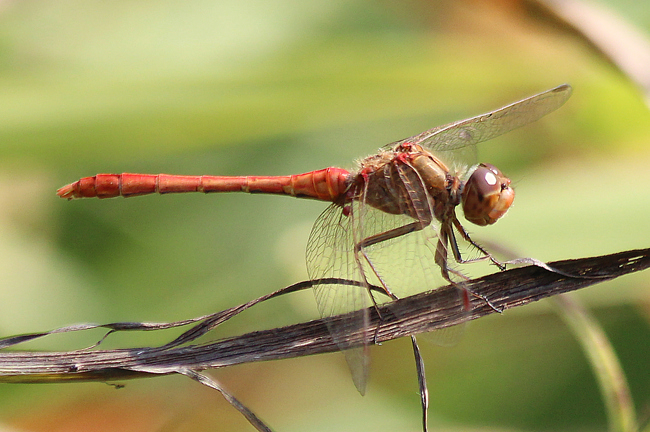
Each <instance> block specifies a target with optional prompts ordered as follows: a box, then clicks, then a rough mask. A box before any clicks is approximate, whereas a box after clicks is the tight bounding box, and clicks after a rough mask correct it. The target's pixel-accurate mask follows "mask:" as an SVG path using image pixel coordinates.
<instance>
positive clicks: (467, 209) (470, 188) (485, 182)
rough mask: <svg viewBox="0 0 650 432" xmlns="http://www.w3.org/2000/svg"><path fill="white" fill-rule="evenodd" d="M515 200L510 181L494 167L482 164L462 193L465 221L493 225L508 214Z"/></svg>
mask: <svg viewBox="0 0 650 432" xmlns="http://www.w3.org/2000/svg"><path fill="white" fill-rule="evenodd" d="M514 199H515V191H514V189H512V188H511V187H510V179H509V178H508V177H506V176H504V175H503V173H502V172H501V171H500V170H499V169H498V168H497V167H495V166H494V165H490V164H487V163H482V164H480V165H479V166H478V168H476V170H474V172H473V173H472V175H471V176H470V178H469V179H468V180H467V183H465V187H464V189H463V192H462V203H463V213H465V219H467V220H468V221H470V222H472V223H474V224H476V225H480V226H485V225H491V224H493V223H495V222H496V221H497V220H498V219H499V218H500V217H501V216H503V215H504V214H506V212H507V211H508V209H509V208H510V206H511V205H512V201H513V200H514Z"/></svg>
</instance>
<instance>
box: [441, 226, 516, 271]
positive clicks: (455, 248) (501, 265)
mask: <svg viewBox="0 0 650 432" xmlns="http://www.w3.org/2000/svg"><path fill="white" fill-rule="evenodd" d="M454 226H455V227H456V229H457V230H458V232H459V233H460V235H461V237H463V240H465V241H466V242H467V243H469V244H471V245H472V246H474V247H475V248H476V249H478V250H479V251H480V252H481V253H482V254H483V256H482V257H479V258H472V259H468V260H464V259H462V257H461V255H460V250H459V249H458V244H457V243H456V238H455V237H454V235H453V232H452V233H451V239H452V243H453V244H452V250H453V251H454V259H456V261H457V262H459V263H461V264H465V263H471V262H477V261H484V260H486V259H489V260H490V261H491V262H492V264H494V265H496V266H497V267H499V270H502V271H503V270H505V269H506V265H505V264H504V263H502V262H501V261H499V260H497V259H496V258H494V256H493V255H492V254H491V253H490V252H488V251H487V250H485V248H484V247H483V246H481V245H480V244H478V243H476V242H475V241H474V240H472V239H471V237H470V236H469V234H468V233H467V231H465V228H463V226H462V225H461V224H460V222H459V221H458V219H456V218H454Z"/></svg>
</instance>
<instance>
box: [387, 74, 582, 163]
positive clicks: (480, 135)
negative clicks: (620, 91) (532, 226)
mask: <svg viewBox="0 0 650 432" xmlns="http://www.w3.org/2000/svg"><path fill="white" fill-rule="evenodd" d="M569 96H571V86H569V85H568V84H563V85H560V86H558V87H555V88H553V89H550V90H547V91H545V92H542V93H539V94H536V95H534V96H531V97H528V98H526V99H522V100H520V101H518V102H515V103H512V104H510V105H506V106H504V107H502V108H499V109H497V110H494V111H491V112H489V113H486V114H482V115H479V116H476V117H472V118H469V119H466V120H460V121H457V122H453V123H449V124H447V125H444V126H438V127H435V128H433V129H429V130H428V131H425V132H422V133H421V134H419V135H415V136H413V137H410V138H406V139H404V140H401V141H397V142H395V143H393V144H391V145H396V144H401V143H404V142H410V143H414V144H419V145H421V146H423V147H427V148H429V149H430V150H432V151H434V152H436V153H438V152H446V151H451V150H456V149H461V148H465V147H468V146H473V145H476V144H478V143H480V142H483V141H487V140H490V139H492V138H496V137H498V136H499V135H502V134H504V133H506V132H510V131H511V130H513V129H517V128H519V127H522V126H524V125H527V124H528V123H531V122H534V121H536V120H539V119H540V118H542V117H544V116H545V115H546V114H549V113H551V112H553V111H555V110H556V109H558V108H559V107H561V106H562V105H563V104H564V103H565V102H566V101H567V99H568V98H569Z"/></svg>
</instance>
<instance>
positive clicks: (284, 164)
mask: <svg viewBox="0 0 650 432" xmlns="http://www.w3.org/2000/svg"><path fill="white" fill-rule="evenodd" d="M610 6H612V7H614V8H615V10H617V11H618V13H620V14H621V15H622V16H624V17H626V18H627V19H629V20H630V21H631V22H634V24H635V25H637V26H638V27H640V28H641V29H644V30H645V31H646V33H647V32H648V31H650V4H649V3H647V2H638V3H637V2H618V3H612V4H610ZM533 12H534V11H533ZM563 82H569V83H570V84H572V85H573V87H574V94H573V96H572V97H571V99H570V100H569V102H568V103H567V104H566V105H565V106H564V107H563V108H561V109H560V110H559V111H557V112H556V113H553V114H551V115H549V116H548V117H546V118H544V119H543V120H542V121H539V122H537V123H536V124H533V125H530V126H527V127H525V128H522V129H520V130H517V131H514V132H512V133H510V134H508V135H506V136H503V137H502V138H499V139H497V140H494V141H492V142H489V143H485V144H482V145H481V147H480V149H479V159H480V160H482V161H489V162H491V163H493V164H494V165H496V166H499V167H500V168H501V169H502V170H503V171H504V172H505V173H507V174H508V175H509V176H510V177H511V178H512V179H513V181H514V184H515V187H516V189H517V200H516V201H515V205H514V207H513V209H512V210H511V211H510V213H509V214H508V217H506V218H505V219H504V220H502V221H500V222H499V223H498V224H496V225H495V226H493V227H489V228H481V229H474V228H476V227H474V228H471V230H472V232H474V233H475V236H476V237H475V238H476V239H479V240H482V241H488V242H491V241H493V242H498V243H499V244H502V245H505V246H507V247H508V248H511V249H513V250H515V251H517V252H518V254H519V255H521V256H533V257H535V258H538V259H541V260H545V261H550V260H557V259H566V258H574V257H582V256H590V255H598V254H607V253H613V252H617V251H622V250H626V249H633V248H645V247H648V246H649V245H648V239H649V238H650V227H649V224H648V214H649V213H650V191H648V188H647V186H648V185H649V184H650V168H648V161H649V160H650V151H649V148H650V146H649V144H650V112H649V111H648V108H647V106H646V105H644V98H643V96H642V95H641V94H640V93H639V91H638V90H637V89H636V88H635V87H634V86H633V85H632V84H630V83H629V81H628V80H627V79H626V78H625V77H624V76H623V75H622V74H621V73H620V72H618V71H617V69H616V68H615V67H614V66H613V65H611V64H610V63H608V62H607V61H605V60H604V59H603V58H601V57H599V56H598V55H597V54H596V53H595V52H594V51H593V50H592V49H591V48H590V47H589V46H586V45H585V44H584V43H582V42H581V41H580V40H579V39H578V38H576V37H575V35H571V34H569V33H568V32H566V31H564V29H562V28H561V27H559V26H557V25H556V24H555V23H554V22H553V21H552V20H549V19H548V17H537V16H535V15H534V13H532V14H531V10H529V9H526V8H525V7H524V6H522V4H520V3H518V2H514V1H513V2H506V1H502V2H481V1H463V2H425V1H416V0H411V1H407V2H401V3H396V2H388V1H380V0H374V1H373V0H335V1H332V0H313V1H309V2H302V1H295V0H276V1H273V2H269V1H261V0H257V1H255V0H250V1H244V2H239V1H235V0H228V1H216V2H215V1H193V2H183V1H162V2H154V1H139V2H135V1H112V2H100V1H88V0H85V1H79V0H68V1H64V0H56V1H52V0H49V1H45V0H40V1H24V2H18V1H5V2H1V3H0V186H1V187H0V258H1V259H0V268H1V269H2V271H1V274H2V282H1V283H0V335H2V336H7V335H12V334H16V333H23V332H29V331H39V330H45V329H50V328H54V327H58V326H62V325H65V324H71V323H76V322H111V321H171V320H177V319H183V318H189V317H193V316H198V315H202V314H206V313H210V312H213V311H217V310H221V309H224V308H226V307H230V306H233V305H236V304H239V303H242V302H245V301H248V300H250V299H253V298H255V297H257V296H260V295H263V294H265V293H268V292H270V291H273V290H276V289H278V288H280V287H283V286H285V285H288V284H290V283H293V282H296V281H299V280H303V279H305V278H306V272H305V264H304V249H305V244H306V240H307V236H308V234H309V230H310V227H311V224H312V223H313V221H314V220H315V219H316V217H317V216H318V214H319V213H320V212H321V211H322V210H323V209H324V208H325V206H326V205H325V204H323V203H318V202H312V201H308V200H297V199H290V198H285V197H275V196H270V197H266V196H249V195H245V194H224V195H210V196H203V195H191V194H190V195H185V196H183V195H176V196H148V197H140V198H133V199H128V200H124V199H114V200H103V201H100V200H83V201H75V202H65V201H63V200H60V199H59V198H57V197H56V195H55V191H56V189H57V188H58V187H60V186H62V185H64V184H66V183H70V182H72V181H75V180H76V179H78V178H79V177H84V176H90V175H94V174H96V173H98V172H148V173H158V172H166V173H178V174H217V175H243V174H255V175H267V174H268V175H272V174H292V173H299V172H305V171H309V170H313V169H319V168H323V167H327V166H330V165H336V166H342V167H345V168H352V167H353V166H354V160H355V159H357V158H360V157H364V156H366V155H368V154H371V153H373V152H375V151H376V149H377V148H378V147H379V146H381V145H383V144H385V143H388V142H392V141H394V140H397V139H401V138H404V137H406V136H410V135H413V134H416V133H419V132H421V131H423V130H425V129H428V128H431V127H433V126H436V125H439V124H442V123H445V122H449V121H453V120H457V119H461V118H465V117H469V116H473V115H476V114H479V113H482V112H485V111H487V110H490V109H494V108H497V107H499V106H501V105H503V104H505V103H510V102H513V101H515V100H518V99H520V98H523V97H526V96H529V95H532V94H534V93H536V92H539V91H542V90H545V89H548V88H551V87H554V86H556V85H558V84H561V83H563ZM649 281H650V278H649V276H648V274H647V273H645V274H644V273H642V274H638V275H632V276H628V277H625V278H623V279H621V280H619V281H615V282H610V283H603V284H600V285H597V286H595V287H592V288H589V289H586V290H584V291H583V292H580V293H578V294H577V296H578V297H579V298H580V299H582V300H583V301H584V302H585V303H586V304H587V305H588V306H589V307H590V308H591V309H592V310H593V311H594V313H595V314H596V316H597V317H598V318H599V319H600V320H601V322H602V324H603V326H604V328H605V330H606V332H607V334H608V335H609V336H610V338H611V340H612V343H613V345H614V348H615V349H616V352H617V354H618V355H619V357H620V360H621V363H622V366H623V369H624V371H625V373H626V374H627V378H628V380H629V383H630V388H631V391H632V396H633V398H634V401H635V403H636V407H637V411H638V413H639V416H640V417H641V420H642V421H643V419H646V420H647V418H648V416H650V373H648V366H649V364H650V350H649V349H648V348H649V347H650V325H649V323H650V319H649V317H650V295H649V293H650V282H649ZM316 316H317V312H316V307H315V302H314V299H313V296H312V294H311V293H310V292H306V293H300V294H296V295H292V296H288V297H287V298H282V299H278V300H273V301H272V302H269V303H268V304H264V305H262V306H259V307H257V308H254V309H252V310H250V311H247V312H246V313H245V314H243V315H241V316H240V317H237V318H236V319H235V320H233V321H232V322H229V323H227V324H226V325H224V326H223V327H222V328H220V329H218V331H217V332H216V334H215V335H214V337H223V336H227V335H235V334H240V333H242V332H246V331H252V330H257V329H262V328H272V327H275V326H278V325H284V324H289V323H294V322H299V321H304V320H307V319H311V318H315V317H316ZM173 335H174V334H173V333H166V334H146V335H128V336H119V335H118V336H116V337H115V338H111V339H109V341H108V342H107V344H106V346H107V347H115V346H125V345H129V346H138V345H146V344H156V343H160V342H163V341H166V340H169V339H170V338H171V337H173ZM98 337H99V333H93V334H90V335H75V336H70V337H52V338H51V339H49V340H47V341H45V342H41V343H39V344H32V345H28V346H26V348H31V349H50V350H64V349H74V348H78V347H80V346H83V344H84V343H90V342H92V341H93V340H95V339H97V338H98ZM423 354H424V356H425V360H426V367H427V372H428V379H429V390H430V393H431V399H432V402H431V417H432V418H431V421H430V426H431V427H432V428H434V430H438V431H440V430H454V431H456V430H458V431H460V430H491V431H494V430H524V431H543V430H554V431H559V430H562V431H587V430H589V431H601V430H606V428H607V420H606V417H605V410H604V408H603V404H602V401H601V398H600V394H599V392H598V388H597V385H596V381H595V378H594V376H593V374H592V371H591V369H590V366H589V364H588V362H587V361H586V359H585V356H584V355H583V353H582V352H581V350H580V347H579V345H578V343H577V342H576V341H575V340H574V338H573V337H572V335H571V334H570V333H569V332H568V330H567V328H566V327H565V326H564V324H563V323H562V321H561V319H560V318H559V317H558V315H557V313H556V310H555V309H554V308H553V307H551V303H548V302H540V303H538V304H534V305H531V306H527V307H523V308H520V309H519V310H512V311H507V312H506V313H504V314H503V315H501V316H492V317H489V318H485V319H481V320H478V321H476V322H473V323H472V324H471V325H470V326H468V328H467V330H466V332H465V335H464V338H463V339H462V340H461V341H460V343H459V344H458V345H457V346H456V347H453V348H440V347H435V346H424V347H423ZM372 357H373V364H372V370H371V381H370V385H369V388H368V392H367V395H366V396H365V397H361V396H359V394H358V393H357V392H356V390H355V388H354V386H353V385H352V382H351V379H350V377H349V372H348V370H347V367H346V365H345V362H344V360H343V356H342V355H340V354H330V355H324V356H315V357H309V358H301V359H295V360H286V361H279V362H271V363H260V364H249V365H244V366H237V367H232V368H228V369H223V370H219V371H215V372H213V373H212V374H213V376H215V377H216V378H217V379H219V380H220V381H221V382H222V383H223V384H224V385H225V386H226V387H227V388H228V389H230V390H231V391H232V392H234V394H235V395H236V396H237V397H238V398H239V399H240V400H241V401H242V402H244V403H245V404H247V405H248V407H249V408H251V409H252V410H253V411H255V412H256V413H257V414H258V415H260V416H261V417H262V418H263V419H264V420H266V421H267V422H268V423H269V424H270V425H271V426H272V427H273V428H274V429H276V430H278V431H282V432H290V431H305V430H309V431H339V430H350V431H351V430H359V431H361V430H363V431H375V432H379V431H394V430H401V431H417V430H420V413H419V409H420V407H419V396H418V394H417V381H416V376H415V368H414V363H413V359H412V353H411V351H410V344H409V342H408V340H398V341H394V342H391V343H386V344H384V345H383V346H380V347H374V348H373V349H372ZM9 428H12V429H11V430H13V431H16V430H18V431H41V430H47V431H82V430H83V431H117V430H120V431H203V430H205V431H208V430H211V431H212V430H224V431H230V430H252V428H251V427H250V426H249V425H248V424H247V423H246V422H245V420H244V419H243V418H242V417H241V416H240V415H239V414H238V413H237V412H236V411H235V410H234V409H233V408H231V407H230V406H229V405H228V404H227V403H226V402H225V401H224V400H223V399H222V398H221V397H220V396H219V394H218V393H217V392H215V391H212V390H208V389H205V388H202V386H199V385H198V384H196V383H194V382H191V381H190V380H188V379H186V378H181V377H164V378H158V379H153V380H141V381H133V382H129V383H127V386H126V388H125V389H122V390H120V391H116V390H114V389H113V388H112V387H109V386H107V385H102V384H96V383H87V384H74V385H72V384H65V385H64V384H52V385H8V384H5V385H0V430H2V431H4V430H9Z"/></svg>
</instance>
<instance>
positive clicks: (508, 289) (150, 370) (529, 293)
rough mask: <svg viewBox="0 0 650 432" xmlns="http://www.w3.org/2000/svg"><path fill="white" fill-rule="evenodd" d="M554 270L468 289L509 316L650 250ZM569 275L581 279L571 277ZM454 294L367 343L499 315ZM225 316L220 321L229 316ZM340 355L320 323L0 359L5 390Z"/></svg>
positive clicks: (632, 263)
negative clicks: (186, 341) (467, 305)
mask: <svg viewBox="0 0 650 432" xmlns="http://www.w3.org/2000/svg"><path fill="white" fill-rule="evenodd" d="M549 265H550V266H551V267H553V268H555V269H558V270H560V271H561V272H563V273H562V274H560V273H555V272H551V271H548V270H545V269H543V268H540V267H537V266H528V267H523V268H516V269H512V270H508V271H504V272H500V273H495V274H492V275H489V276H485V277H482V278H480V279H475V280H473V281H470V282H469V283H468V288H469V289H471V291H472V292H474V293H475V294H477V295H480V296H485V297H487V298H489V299H490V301H491V303H492V304H493V305H495V306H496V307H498V308H501V309H503V310H505V309H510V308H513V307H516V306H522V305H525V304H527V303H530V302H533V301H537V300H541V299H543V298H546V297H550V296H552V295H556V294H560V293H564V292H569V291H573V290H577V289H580V288H584V287H586V286H589V285H593V284H595V283H598V282H601V281H603V280H608V279H613V278H616V277H619V276H622V275H625V274H628V273H632V272H636V271H641V270H644V269H646V268H648V267H649V266H650V249H643V250H633V251H627V252H620V253H617V254H612V255H606V256H601V257H591V258H583V259H576V260H567V261H558V262H555V263H550V264H549ZM566 274H572V275H575V276H576V277H568V276H566ZM307 286H309V283H306V284H303V286H302V287H301V288H304V287H307ZM294 290H295V289H294ZM455 290H456V288H455V287H453V286H446V287H442V288H440V289H437V290H435V291H432V292H427V293H422V294H419V295H415V296H411V297H407V298H404V299H401V300H399V301H396V302H391V304H390V305H385V306H382V307H381V308H380V313H381V316H382V319H381V320H380V319H379V317H378V315H377V313H376V311H375V310H372V311H371V322H372V325H374V326H378V329H377V332H376V337H375V338H374V339H373V340H371V341H368V342H369V343H375V342H384V341H388V340H391V339H395V338H398V337H403V336H408V335H412V334H417V333H422V332H426V331H430V330H433V329H437V328H444V327H448V326H452V325H455V324H458V323H460V322H462V321H464V320H466V319H468V318H469V319H476V318H479V317H482V316H485V315H489V314H492V313H495V311H494V309H493V308H492V307H490V306H489V305H487V304H486V303H485V302H484V301H483V300H481V299H480V298H478V297H474V298H472V299H471V301H472V312H471V315H470V316H469V317H468V316H467V315H466V314H463V313H462V311H459V310H457V307H456V301H455V299H456V292H455ZM267 297H268V296H267ZM232 310H238V309H237V308H233V309H232ZM227 312H228V311H224V312H223V313H222V314H226V315H228V314H227ZM235 313H238V312H235ZM231 315H232V314H231ZM330 319H333V320H337V319H341V318H340V317H333V318H330ZM364 334H365V332H362V331H360V330H359V329H353V328H351V329H350V333H349V340H350V342H351V344H352V345H361V344H363V342H364V341H363V339H362V338H363V335H364ZM336 350H337V347H336V345H335V344H334V342H333V341H332V339H331V337H330V335H329V334H328V330H327V325H326V320H315V321H310V322H305V323H300V324H295V325H290V326H286V327H281V328H275V329H271V330H264V331H258V332H253V333H248V334H244V335H240V336H235V337H231V338H227V339H223V340H219V341H216V342H210V343H205V344H196V345H185V346H175V347H171V348H170V347H169V346H163V347H144V348H138V349H118V350H84V351H71V352H12V351H0V382H14V383H35V382H62V381H76V380H84V381H112V380H124V379H131V378H138V377H145V376H152V375H156V374H171V373H179V372H181V371H186V370H194V371H200V370H205V369H209V368H220V367H225V366H230V365H235V364H241V363H248V362H253V361H263V360H279V359H284V358H292V357H299V356H305V355H312V354H322V353H327V352H332V351H336Z"/></svg>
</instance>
